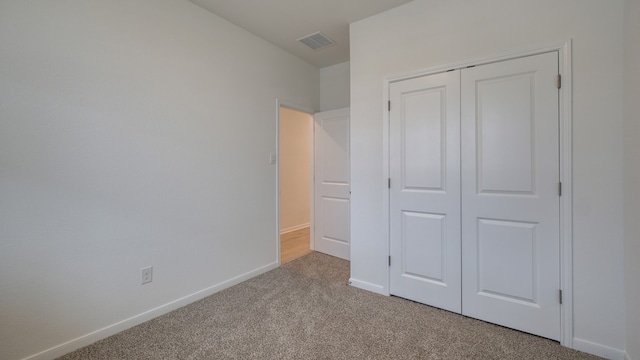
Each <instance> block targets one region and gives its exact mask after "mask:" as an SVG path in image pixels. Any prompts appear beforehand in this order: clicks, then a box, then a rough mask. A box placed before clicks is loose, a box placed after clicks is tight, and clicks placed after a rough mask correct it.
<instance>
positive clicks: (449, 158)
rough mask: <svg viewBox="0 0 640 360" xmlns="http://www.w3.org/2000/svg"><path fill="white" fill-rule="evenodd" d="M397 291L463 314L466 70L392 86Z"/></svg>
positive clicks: (394, 287)
mask: <svg viewBox="0 0 640 360" xmlns="http://www.w3.org/2000/svg"><path fill="white" fill-rule="evenodd" d="M390 98H391V108H392V109H393V110H392V111H391V114H390V143H389V144H390V174H391V189H390V207H391V209H390V211H391V212H390V216H391V219H390V233H391V246H390V255H391V265H390V266H391V267H390V271H391V272H390V276H391V282H390V290H391V294H393V295H397V296H400V297H404V298H408V299H412V300H415V301H419V302H422V303H425V304H429V305H433V306H437V307H440V308H443V309H447V310H450V311H455V312H460V296H461V295H460V291H461V288H460V281H461V279H460V102H459V99H460V75H459V72H458V71H453V72H447V73H442V74H436V75H430V76H425V77H422V78H416V79H411V80H406V81H402V82H398V83H393V84H391V87H390Z"/></svg>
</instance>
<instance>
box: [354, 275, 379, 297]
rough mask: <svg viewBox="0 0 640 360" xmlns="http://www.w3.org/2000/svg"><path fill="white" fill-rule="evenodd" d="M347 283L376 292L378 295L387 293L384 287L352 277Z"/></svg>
mask: <svg viewBox="0 0 640 360" xmlns="http://www.w3.org/2000/svg"><path fill="white" fill-rule="evenodd" d="M349 285H351V286H353V287H356V288H358V289H362V290H367V291H371V292H374V293H378V294H380V295H387V294H385V292H384V288H383V287H382V286H380V285H376V284H372V283H369V282H366V281H360V280H357V279H354V278H350V279H349Z"/></svg>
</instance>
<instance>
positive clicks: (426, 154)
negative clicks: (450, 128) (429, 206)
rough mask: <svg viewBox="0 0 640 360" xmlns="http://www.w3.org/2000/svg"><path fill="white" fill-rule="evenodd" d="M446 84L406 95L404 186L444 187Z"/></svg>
mask: <svg viewBox="0 0 640 360" xmlns="http://www.w3.org/2000/svg"><path fill="white" fill-rule="evenodd" d="M444 95H445V88H444V87H439V88H433V89H426V90H423V91H416V92H414V93H408V94H406V95H405V96H403V97H402V101H403V103H402V104H401V106H402V110H403V111H404V114H403V116H402V120H401V121H402V125H401V126H402V130H401V131H402V145H401V146H402V151H403V159H404V163H403V164H402V174H403V176H402V181H403V188H404V190H444V189H443V184H444V175H445V172H444V166H445V161H444V158H443V157H444V149H443V148H442V147H443V146H444V145H445V144H446V141H445V139H443V132H444V131H445V129H446V124H445V123H444V122H445V120H446V109H445V108H444V100H445V99H444Z"/></svg>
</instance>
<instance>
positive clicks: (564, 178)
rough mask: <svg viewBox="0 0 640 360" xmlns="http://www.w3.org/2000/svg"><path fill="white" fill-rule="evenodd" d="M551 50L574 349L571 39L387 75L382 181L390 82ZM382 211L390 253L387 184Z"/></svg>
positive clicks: (563, 273)
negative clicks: (558, 85)
mask: <svg viewBox="0 0 640 360" xmlns="http://www.w3.org/2000/svg"><path fill="white" fill-rule="evenodd" d="M551 51H558V55H559V62H558V71H559V73H560V75H561V79H562V86H561V88H560V90H559V94H558V95H559V114H558V115H559V133H560V181H561V183H562V196H561V197H560V288H561V289H562V296H563V303H562V306H561V310H560V343H561V344H562V345H563V346H566V347H569V348H573V270H572V269H573V253H572V248H573V234H572V228H573V226H572V223H573V222H572V214H573V209H572V203H573V201H572V199H573V195H572V193H573V179H572V171H571V169H572V161H571V159H572V152H571V149H572V143H571V140H572V138H571V134H572V101H571V99H572V87H571V85H572V68H571V63H572V61H571V40H570V39H569V40H567V41H563V42H560V43H554V44H550V45H548V46H543V47H536V48H527V49H521V50H518V51H513V52H509V53H505V54H502V55H497V56H494V57H488V58H480V59H475V60H469V61H463V62H458V63H452V64H446V65H442V66H437V67H432V68H428V69H425V70H420V71H415V72H411V73H404V74H397V75H392V76H387V77H385V79H384V80H383V90H384V94H385V99H384V103H383V104H382V106H383V109H384V116H383V123H382V127H383V128H382V131H383V159H382V162H383V163H382V166H383V178H382V179H381V180H382V182H381V184H385V183H386V182H387V179H388V178H389V177H390V164H389V151H390V146H389V142H390V141H389V140H390V139H389V136H390V131H389V126H390V116H389V111H387V108H388V102H389V101H390V91H389V90H390V85H391V83H394V82H398V81H403V80H408V79H412V78H416V77H421V76H426V75H432V74H437V73H441V72H445V71H449V70H453V69H462V68H466V67H469V66H477V65H483V64H490V63H494V62H499V61H505V60H511V59H517V58H521V57H526V56H531V55H538V54H542V53H547V52H551ZM383 192H384V196H383V199H384V203H383V212H384V217H385V219H386V221H385V222H384V227H385V229H384V230H385V231H384V233H385V234H386V239H387V252H388V253H389V249H390V246H391V242H390V240H391V239H390V227H389V225H390V224H389V220H390V211H389V209H390V208H389V206H390V198H389V189H388V188H386V187H384V188H383ZM389 289H390V269H389V267H387V279H386V284H385V285H384V289H383V293H384V294H385V295H390V290H389Z"/></svg>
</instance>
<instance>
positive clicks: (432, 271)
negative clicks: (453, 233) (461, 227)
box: [402, 211, 447, 285]
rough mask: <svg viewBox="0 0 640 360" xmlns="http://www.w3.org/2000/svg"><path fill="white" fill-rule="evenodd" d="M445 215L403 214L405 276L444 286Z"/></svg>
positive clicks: (403, 271)
mask: <svg viewBox="0 0 640 360" xmlns="http://www.w3.org/2000/svg"><path fill="white" fill-rule="evenodd" d="M444 220H445V216H444V215H441V214H425V213H417V212H412V211H404V212H403V213H402V258H403V259H404V262H403V264H402V265H403V269H402V276H409V277H413V278H416V279H417V280H423V281H432V282H436V283H440V284H443V285H445V276H444V274H445V270H444V269H443V266H444V265H445V263H444V262H443V259H444V258H445V256H444V254H445V252H446V248H447V244H446V237H445V231H444V225H445V221H444Z"/></svg>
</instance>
